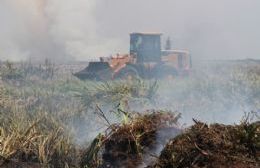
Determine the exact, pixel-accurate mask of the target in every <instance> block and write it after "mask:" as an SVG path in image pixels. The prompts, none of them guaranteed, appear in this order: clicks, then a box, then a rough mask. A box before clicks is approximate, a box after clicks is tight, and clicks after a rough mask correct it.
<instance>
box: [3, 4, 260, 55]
mask: <svg viewBox="0 0 260 168" xmlns="http://www.w3.org/2000/svg"><path fill="white" fill-rule="evenodd" d="M259 9H260V1H258V0H250V1H244V0H217V1H208V0H196V1H188V0H163V1H159V0H141V1H140V0H131V1H130V0H128V1H122V0H109V1H104V0H103V1H102V0H73V1H71V0H1V1H0V20H1V26H0V59H11V60H20V59H26V58H33V59H39V58H42V59H43V58H46V57H48V58H55V59H56V60H61V59H62V60H65V59H68V60H69V59H73V58H76V59H77V60H88V59H93V58H97V57H99V56H106V55H110V54H114V53H116V52H128V46H129V40H128V38H129V37H128V34H129V33H130V32H133V31H149V32H150V31H156V32H163V33H164V34H165V35H169V36H170V37H171V38H172V41H173V46H174V48H178V49H188V50H190V51H191V53H192V55H193V57H194V58H195V59H244V58H256V59H259V58H260V48H259V46H258V45H259V43H260V31H259V29H260V20H259V18H258V16H259V14H260V12H259ZM164 38H165V36H164Z"/></svg>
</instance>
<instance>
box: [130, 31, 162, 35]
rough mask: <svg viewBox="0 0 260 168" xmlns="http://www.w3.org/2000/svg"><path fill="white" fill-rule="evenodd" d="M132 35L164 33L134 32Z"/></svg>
mask: <svg viewBox="0 0 260 168" xmlns="http://www.w3.org/2000/svg"><path fill="white" fill-rule="evenodd" d="M131 35H151V36H153V35H162V33H157V32H133V33H131Z"/></svg>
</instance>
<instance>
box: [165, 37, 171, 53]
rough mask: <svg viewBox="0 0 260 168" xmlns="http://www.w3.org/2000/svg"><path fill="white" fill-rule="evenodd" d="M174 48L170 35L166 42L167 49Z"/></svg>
mask: <svg viewBox="0 0 260 168" xmlns="http://www.w3.org/2000/svg"><path fill="white" fill-rule="evenodd" d="M171 49H172V41H171V38H170V37H168V38H167V40H166V44H165V50H171Z"/></svg>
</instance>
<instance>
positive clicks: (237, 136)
mask: <svg viewBox="0 0 260 168" xmlns="http://www.w3.org/2000/svg"><path fill="white" fill-rule="evenodd" d="M168 167H169V168H170V167H171V168H181V167H191V168H197V167H212V168H220V167H221V168H245V167H247V168H257V167H260V122H255V123H252V124H249V123H242V124H240V125H236V126H230V125H221V124H213V125H207V124H205V123H201V122H197V121H196V123H195V125H194V126H192V127H191V128H189V129H188V130H187V131H186V133H184V134H182V135H180V136H178V137H176V138H174V139H172V140H171V141H170V142H169V143H168V144H167V145H166V146H165V148H164V150H163V151H162V153H161V155H160V157H159V159H158V161H157V163H156V164H154V165H153V166H150V167H149V168H168Z"/></svg>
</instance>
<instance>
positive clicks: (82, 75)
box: [74, 33, 191, 81]
mask: <svg viewBox="0 0 260 168" xmlns="http://www.w3.org/2000/svg"><path fill="white" fill-rule="evenodd" d="M169 48H170V47H168V50H161V34H159V33H132V34H130V53H129V54H124V55H120V54H117V55H115V56H111V57H101V58H100V61H97V62H90V63H89V65H88V66H87V67H86V68H85V69H84V70H82V71H80V72H77V73H75V74H74V75H75V76H76V77H78V78H79V79H82V80H86V79H89V80H102V81H104V80H111V79H126V78H132V77H141V78H145V79H150V78H164V77H167V76H183V75H188V74H189V72H190V69H191V58H190V55H189V52H188V51H183V50H170V49H169Z"/></svg>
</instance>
